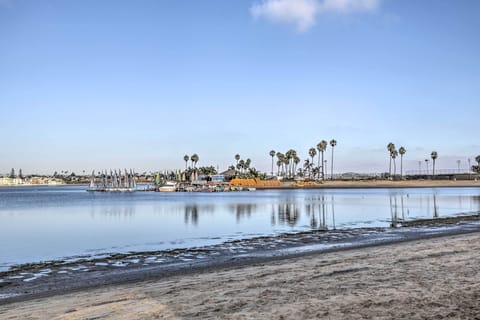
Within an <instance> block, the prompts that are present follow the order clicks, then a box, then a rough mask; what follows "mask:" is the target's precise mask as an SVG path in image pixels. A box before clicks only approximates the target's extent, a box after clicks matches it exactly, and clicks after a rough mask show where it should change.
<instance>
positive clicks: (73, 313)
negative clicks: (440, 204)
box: [0, 233, 480, 319]
mask: <svg viewBox="0 0 480 320" xmlns="http://www.w3.org/2000/svg"><path fill="white" fill-rule="evenodd" d="M479 271H480V234H478V233H475V234H469V235H459V236H448V237H441V238H434V239H427V240H421V241H413V242H405V243H398V244H393V245H384V246H378V247H369V248H363V249H355V250H347V251H340V252H332V253H326V254H325V253H324V254H315V255H311V256H305V257H301V258H292V259H288V260H279V261H272V262H268V263H265V264H258V265H253V266H248V267H236V268H229V269H219V270H211V271H209V272H205V273H198V274H193V275H184V276H176V277H173V278H169V279H161V280H157V281H147V282H139V283H135V284H125V285H117V286H108V287H101V288H97V289H90V290H85V291H79V292H73V293H69V294H65V295H61V296H53V297H49V298H42V299H36V300H31V301H26V302H19V303H13V304H8V305H3V306H0V318H1V319H443V318H450V319H479V318H480V303H479V301H480V275H479Z"/></svg>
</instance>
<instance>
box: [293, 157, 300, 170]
mask: <svg viewBox="0 0 480 320" xmlns="http://www.w3.org/2000/svg"><path fill="white" fill-rule="evenodd" d="M293 163H294V164H295V166H294V167H293V171H295V172H297V165H298V164H299V163H300V158H299V157H298V156H295V157H294V158H293Z"/></svg>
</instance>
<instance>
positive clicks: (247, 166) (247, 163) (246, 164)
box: [245, 158, 252, 170]
mask: <svg viewBox="0 0 480 320" xmlns="http://www.w3.org/2000/svg"><path fill="white" fill-rule="evenodd" d="M251 164H252V160H250V158H247V160H245V170H250V165H251Z"/></svg>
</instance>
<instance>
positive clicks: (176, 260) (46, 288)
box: [0, 216, 480, 306]
mask: <svg viewBox="0 0 480 320" xmlns="http://www.w3.org/2000/svg"><path fill="white" fill-rule="evenodd" d="M479 219H480V216H477V217H476V219H475V221H461V219H460V221H453V222H452V221H446V222H445V223H439V222H436V223H427V225H426V226H423V227H419V226H414V227H401V228H373V229H356V230H338V231H329V232H324V231H316V232H306V233H303V234H296V233H293V234H283V235H281V236H280V237H278V236H276V237H275V236H274V237H261V238H256V239H250V240H242V241H238V240H237V241H232V242H231V243H226V244H222V245H221V246H212V247H200V248H194V249H176V250H171V251H167V252H165V251H163V252H157V254H159V256H160V257H161V259H160V260H161V261H162V263H161V264H155V263H154V264H145V263H144V262H146V261H148V260H149V259H151V258H152V256H155V253H151V252H147V253H135V254H133V253H132V254H118V255H114V256H113V258H111V259H110V258H108V259H103V260H102V259H101V260H98V259H97V260H93V261H90V262H86V261H78V262H73V263H68V264H67V265H65V264H62V263H59V264H57V263H50V264H49V263H45V264H42V263H41V264H34V265H25V266H22V267H21V268H18V269H16V270H14V271H7V272H3V279H4V280H3V281H4V282H0V306H1V305H4V304H11V303H14V302H21V301H29V300H32V299H37V298H40V297H51V296H55V295H63V294H68V293H70V292H76V291H83V290H91V289H95V288H99V287H102V286H105V285H121V284H128V283H137V282H142V281H147V280H161V279H166V278H169V277H171V276H187V275H193V274H199V273H205V272H207V273H208V272H217V271H218V270H220V269H225V268H227V269H229V268H238V267H242V266H243V267H246V266H250V265H252V264H259V263H270V262H273V261H288V260H290V259H295V258H299V257H308V256H313V255H319V254H326V253H333V252H343V251H348V250H361V249H362V248H363V249H365V248H370V247H377V246H385V245H387V246H388V245H392V244H395V243H405V242H411V241H417V240H422V239H423V240H426V239H434V238H439V237H448V236H452V235H460V234H470V233H480V223H479V221H478V220H479ZM272 246H273V247H272ZM169 257H170V258H169ZM172 257H173V258H172ZM197 258H198V259H197ZM132 260H137V262H136V263H137V264H136V265H135V264H130V263H129V261H132ZM140 260H142V261H144V262H143V263H142V262H140V263H138V262H139V261H140ZM107 261H108V262H109V264H107V263H106V262H107ZM125 264H129V266H128V267H127V266H126V265H125ZM31 268H33V270H32V269H31ZM45 270H49V271H48V272H47V273H46V274H45V273H42V272H44V271H45ZM67 270H68V272H67ZM72 270H75V271H72ZM27 273H29V274H30V275H29V276H21V275H25V274H27ZM32 274H33V275H37V276H38V278H37V279H35V276H34V277H33V278H31V279H32V280H34V281H31V280H30V279H25V278H28V277H30V276H31V275H32ZM22 278H23V279H25V280H23V279H22ZM25 281H27V282H25Z"/></svg>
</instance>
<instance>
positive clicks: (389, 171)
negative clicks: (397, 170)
mask: <svg viewBox="0 0 480 320" xmlns="http://www.w3.org/2000/svg"><path fill="white" fill-rule="evenodd" d="M387 150H388V153H389V154H390V165H389V167H388V177H390V176H391V175H392V152H393V150H395V145H394V144H393V143H391V142H390V143H389V144H387Z"/></svg>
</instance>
